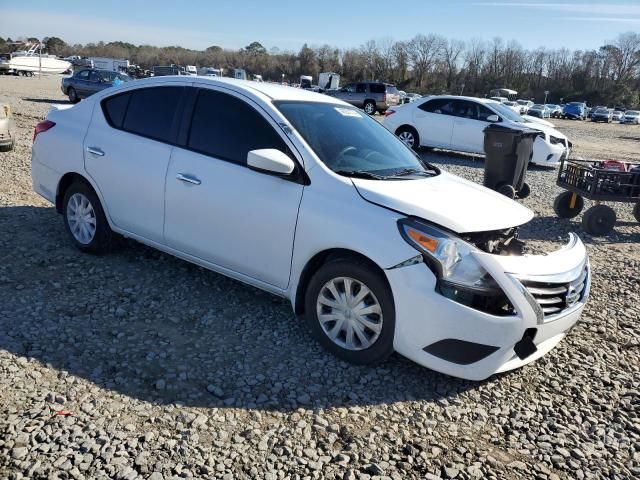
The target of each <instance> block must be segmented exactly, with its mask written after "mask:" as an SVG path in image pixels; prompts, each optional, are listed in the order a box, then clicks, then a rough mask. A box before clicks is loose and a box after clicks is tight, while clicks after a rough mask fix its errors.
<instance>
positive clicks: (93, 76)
mask: <svg viewBox="0 0 640 480" xmlns="http://www.w3.org/2000/svg"><path fill="white" fill-rule="evenodd" d="M100 80H102V78H101V77H100V74H99V73H98V72H91V73H90V74H89V81H90V82H99V81H100Z"/></svg>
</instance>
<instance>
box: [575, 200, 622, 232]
mask: <svg viewBox="0 0 640 480" xmlns="http://www.w3.org/2000/svg"><path fill="white" fill-rule="evenodd" d="M615 224H616V212H615V211H614V210H613V209H612V208H611V207H609V206H607V205H595V206H593V207H591V208H590V209H589V210H587V211H586V212H585V214H584V215H583V216H582V228H583V229H584V230H585V231H586V232H587V233H590V234H591V235H606V234H607V233H609V232H611V230H613V226H614V225H615Z"/></svg>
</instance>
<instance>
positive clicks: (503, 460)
mask: <svg viewBox="0 0 640 480" xmlns="http://www.w3.org/2000/svg"><path fill="white" fill-rule="evenodd" d="M58 86H59V78H55V77H53V78H43V79H38V78H33V79H30V78H28V79H23V78H14V77H0V102H2V101H8V102H9V103H10V104H11V105H12V107H13V109H14V112H15V120H16V124H17V130H18V135H19V137H18V142H17V146H16V149H15V151H13V152H11V153H0V478H13V479H19V478H43V479H44V478H47V479H56V478H58V479H67V478H73V479H83V478H86V479H90V478H91V479H94V478H97V479H100V478H121V479H134V478H148V479H152V480H159V479H167V478H191V477H193V478H223V479H235V478H237V479H245V478H247V479H248V478H259V479H269V480H272V479H273V480H275V479H284V478H291V479H301V478H309V479H319V478H329V479H332V478H336V479H388V478H392V479H405V478H411V479H412V478H421V479H424V478H427V479H434V478H459V479H467V478H468V479H475V478H492V479H504V478H509V479H520V478H522V479H525V478H526V479H531V478H536V479H558V478H563V479H583V478H610V479H614V478H615V479H623V478H638V477H639V476H640V416H639V410H640V401H639V399H638V387H639V386H640V367H639V366H640V349H639V344H640V342H639V340H640V336H639V329H638V320H639V318H640V281H639V279H638V270H639V269H640V254H639V252H638V247H637V245H638V242H640V226H638V225H637V223H636V222H635V221H634V219H633V217H632V215H631V209H630V208H629V207H628V206H619V207H618V208H617V211H618V214H619V221H618V225H617V226H616V231H615V233H614V234H612V235H610V236H609V237H606V238H592V237H590V236H588V235H585V234H581V236H582V238H583V239H584V241H585V243H586V244H587V246H588V249H589V253H590V256H591V262H592V266H593V272H594V278H593V289H592V297H591V300H590V303H589V304H588V306H587V308H586V310H585V313H584V316H583V320H582V322H581V323H579V324H578V326H577V327H576V328H575V329H574V330H573V331H572V332H571V334H570V335H569V337H568V338H566V339H565V340H564V341H563V342H562V343H561V344H560V345H559V346H558V348H556V349H555V350H554V351H553V352H551V353H550V354H548V355H546V356H545V357H544V358H542V359H540V360H538V361H537V362H535V363H534V364H532V365H530V366H527V367H525V368H522V369H520V370H517V371H515V372H511V373H507V374H502V375H497V376H494V377H492V378H490V379H489V380H487V381H485V382H478V383H476V382H467V381H463V380H459V379H454V378H451V377H448V376H445V375H441V374H439V373H435V372H433V371H430V370H427V369H425V368H421V367H419V366H417V365H415V364H413V363H411V362H409V361H408V360H405V359H403V358H401V357H400V356H397V355H395V356H393V357H392V358H391V359H390V360H389V361H388V362H386V363H385V364H384V365H381V366H377V367H359V366H353V365H348V364H345V363H343V362H341V361H338V360H336V359H335V358H334V357H332V356H331V355H329V354H328V353H326V352H324V351H323V350H322V349H321V348H320V347H319V346H318V345H317V344H316V343H315V342H314V341H313V340H312V339H311V337H310V335H309V334H308V332H307V331H306V330H305V328H304V325H303V324H302V323H301V322H300V321H299V320H298V319H296V318H295V316H294V315H293V314H292V312H291V309H290V307H289V305H288V304H287V303H286V302H285V301H283V300H281V299H278V298H275V297H272V296H270V295H268V294H266V293H263V292H261V291H258V290H255V289H253V288H250V287H246V286H244V285H241V284H239V283H237V282H235V281H232V280H229V279H227V278H225V277H222V276H220V275H217V274H215V273H212V272H209V271H206V270H203V269H201V268H198V267H195V266H192V265H190V264H188V263H185V262H183V261H180V260H177V259H175V258H172V257H170V256H167V255H164V254H162V253H158V252H156V251H154V250H152V249H149V248H147V247H144V246H142V245H139V244H136V243H134V242H128V243H126V244H124V245H122V246H121V247H119V248H118V249H117V250H116V251H115V252H114V253H112V254H110V255H108V256H103V257H95V256H88V255H83V254H81V253H80V252H78V251H77V250H75V249H74V248H73V247H72V246H71V243H70V241H68V240H67V238H66V236H65V232H64V230H63V226H62V220H61V218H60V217H59V216H58V215H57V214H56V213H55V211H54V209H53V208H52V207H51V206H50V205H49V204H47V203H46V202H45V201H44V200H42V199H40V198H39V197H38V196H36V195H35V194H34V193H33V192H32V191H31V183H30V172H29V169H30V166H29V161H30V144H31V136H32V130H33V126H34V124H35V123H36V122H37V120H38V119H40V118H42V117H43V115H44V114H45V113H46V111H47V109H48V105H49V103H50V102H51V101H63V100H64V99H63V97H62V94H61V93H60V91H59V88H58ZM556 123H557V124H558V125H559V126H560V128H561V129H563V130H565V131H566V132H567V134H568V135H569V137H570V139H571V140H572V141H573V142H574V143H575V145H576V153H577V154H580V155H583V156H585V157H586V156H600V157H601V158H607V156H609V155H611V156H613V158H619V157H620V156H624V157H625V158H636V159H637V158H638V156H639V155H638V148H637V141H638V139H639V138H640V133H639V132H640V129H638V128H637V127H623V126H618V125H591V124H589V123H584V122H564V121H558V122H556ZM621 136H625V137H630V138H633V140H630V139H628V138H625V139H622V138H620V137H621ZM633 142H636V143H635V144H634V143H633ZM634 145H635V146H634ZM622 150H624V153H623V154H620V155H618V153H619V152H620V151H622ZM424 155H425V156H426V157H427V158H428V159H429V160H430V161H432V162H434V163H437V164H439V165H441V166H442V167H443V168H446V169H447V170H449V171H451V172H454V173H457V174H460V175H463V176H465V177H467V178H470V179H473V180H475V181H481V179H482V162H481V161H479V160H478V159H474V158H472V157H463V156H454V155H445V154H441V153H433V152H431V153H425V154H424ZM554 175H555V173H554V171H553V170H543V169H532V170H530V171H529V172H528V178H529V181H530V183H531V185H532V188H533V194H532V195H531V197H529V198H528V199H526V200H525V201H524V203H525V204H526V205H527V206H528V207H530V208H532V209H533V210H535V212H536V218H535V220H534V221H532V222H531V223H530V224H529V225H527V226H526V227H525V228H523V232H522V236H523V237H524V238H525V239H527V240H530V241H531V244H532V247H533V249H543V248H544V249H549V248H553V247H556V246H557V245H559V244H560V241H561V239H562V238H564V237H566V234H567V232H569V231H578V232H580V225H579V223H578V221H576V220H573V221H566V220H559V219H557V218H556V217H555V216H554V214H553V210H552V201H553V198H554V196H555V195H556V194H557V193H558V191H559V190H558V188H557V187H556V186H555V176H554Z"/></svg>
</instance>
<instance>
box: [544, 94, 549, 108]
mask: <svg viewBox="0 0 640 480" xmlns="http://www.w3.org/2000/svg"><path fill="white" fill-rule="evenodd" d="M547 95H549V90H545V91H544V104H545V105H546V104H547Z"/></svg>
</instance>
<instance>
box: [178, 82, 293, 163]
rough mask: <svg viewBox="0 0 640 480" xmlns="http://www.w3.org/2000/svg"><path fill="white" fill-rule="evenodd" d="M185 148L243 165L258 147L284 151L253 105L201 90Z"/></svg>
mask: <svg viewBox="0 0 640 480" xmlns="http://www.w3.org/2000/svg"><path fill="white" fill-rule="evenodd" d="M187 144H188V147H189V148H191V149H193V150H196V151H198V152H201V153H204V154H207V155H211V156H213V157H216V158H221V159H224V160H229V161H231V162H234V163H238V164H241V165H246V163H247V153H248V152H249V151H251V150H257V149H260V148H275V149H278V150H280V151H282V152H287V147H286V145H285V143H284V141H283V140H282V138H280V136H279V135H278V134H277V133H276V131H275V130H274V129H273V128H272V127H271V125H269V123H268V122H267V120H265V118H264V117H262V115H260V114H259V113H258V112H257V111H256V110H255V108H253V107H252V106H251V105H249V104H247V103H246V102H244V101H242V100H240V99H238V98H236V97H232V96H231V95H227V94H226V93H221V92H216V91H213V90H200V93H199V94H198V100H197V102H196V106H195V109H194V112H193V117H192V120H191V131H190V132H189V141H188V142H187Z"/></svg>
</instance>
